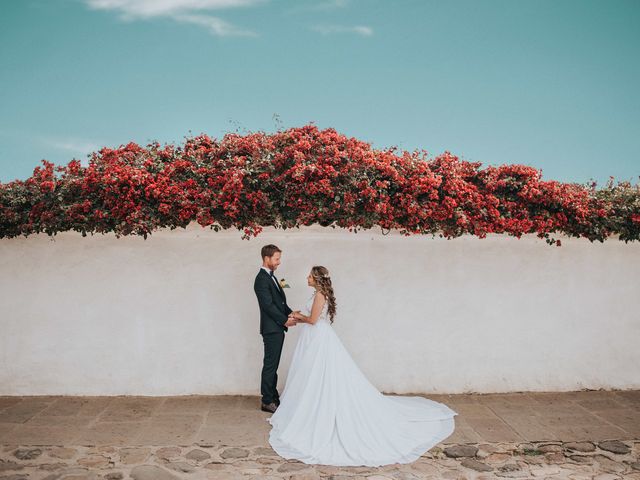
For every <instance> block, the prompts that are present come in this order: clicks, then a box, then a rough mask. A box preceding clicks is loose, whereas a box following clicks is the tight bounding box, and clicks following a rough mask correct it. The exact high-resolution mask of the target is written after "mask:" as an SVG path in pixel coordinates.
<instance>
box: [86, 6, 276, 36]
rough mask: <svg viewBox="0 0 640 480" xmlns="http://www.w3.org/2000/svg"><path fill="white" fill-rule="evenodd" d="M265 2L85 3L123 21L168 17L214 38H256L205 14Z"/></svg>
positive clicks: (252, 33)
mask: <svg viewBox="0 0 640 480" xmlns="http://www.w3.org/2000/svg"><path fill="white" fill-rule="evenodd" d="M264 1H265V0H84V2H85V4H86V5H87V6H88V7H89V8H91V9H93V10H106V11H114V12H117V13H118V14H119V18H120V19H121V20H124V21H134V20H148V19H154V18H170V19H172V20H175V21H176V22H180V23H190V24H193V25H198V26H201V27H205V28H207V29H208V30H209V32H210V33H212V34H213V35H217V36H221V37H223V36H251V37H254V36H257V34H256V33H255V32H253V31H251V30H247V29H243V28H239V27H236V26H235V25H233V24H231V23H229V22H227V21H225V20H223V19H221V18H219V17H215V16H213V15H208V14H206V12H209V11H211V10H220V9H226V8H237V7H248V6H251V5H255V4H258V3H262V2H264Z"/></svg>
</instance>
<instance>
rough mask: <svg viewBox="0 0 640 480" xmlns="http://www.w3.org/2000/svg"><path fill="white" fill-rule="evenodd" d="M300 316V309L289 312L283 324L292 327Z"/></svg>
mask: <svg viewBox="0 0 640 480" xmlns="http://www.w3.org/2000/svg"><path fill="white" fill-rule="evenodd" d="M301 318H302V316H301V315H300V310H296V311H294V312H291V313H290V314H289V316H288V317H287V323H285V324H284V326H285V327H287V328H289V327H294V326H296V325H297V324H298V320H299V319H301Z"/></svg>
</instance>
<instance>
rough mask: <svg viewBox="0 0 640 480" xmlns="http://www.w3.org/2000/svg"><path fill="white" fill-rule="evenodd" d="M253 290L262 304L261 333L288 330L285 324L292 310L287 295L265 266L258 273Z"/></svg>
mask: <svg viewBox="0 0 640 480" xmlns="http://www.w3.org/2000/svg"><path fill="white" fill-rule="evenodd" d="M253 290H254V291H255V292H256V297H258V305H259V306H260V334H261V335H264V334H266V333H280V332H282V331H285V332H286V331H288V330H289V328H288V327H285V326H284V324H285V323H287V317H288V315H289V314H290V313H291V312H292V310H291V309H290V308H289V305H287V297H286V295H285V294H284V290H282V289H281V288H278V287H276V284H275V282H274V281H273V280H272V279H271V276H270V275H269V274H268V273H267V272H266V271H265V270H264V269H263V268H261V269H260V271H259V272H258V274H257V275H256V280H255V281H254V282H253Z"/></svg>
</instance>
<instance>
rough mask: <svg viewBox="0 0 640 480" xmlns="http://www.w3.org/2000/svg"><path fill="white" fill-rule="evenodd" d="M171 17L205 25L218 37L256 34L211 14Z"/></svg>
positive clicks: (179, 20) (183, 21)
mask: <svg viewBox="0 0 640 480" xmlns="http://www.w3.org/2000/svg"><path fill="white" fill-rule="evenodd" d="M173 18H174V20H176V21H178V22H181V23H192V24H194V25H199V26H201V27H206V28H208V29H209V31H210V32H211V33H212V34H214V35H218V36H220V37H227V36H231V35H233V36H245V37H256V36H258V35H257V33H256V32H252V31H251V30H244V29H241V28H238V27H236V26H235V25H232V24H230V23H229V22H226V21H224V20H222V19H221V18H218V17H212V16H211V15H193V14H192V15H176V16H175V17H173Z"/></svg>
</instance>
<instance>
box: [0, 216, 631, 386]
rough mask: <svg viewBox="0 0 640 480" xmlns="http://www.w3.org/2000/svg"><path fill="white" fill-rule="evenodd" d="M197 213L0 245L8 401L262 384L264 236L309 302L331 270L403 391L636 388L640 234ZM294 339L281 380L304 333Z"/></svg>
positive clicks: (343, 329)
mask: <svg viewBox="0 0 640 480" xmlns="http://www.w3.org/2000/svg"><path fill="white" fill-rule="evenodd" d="M561 238H562V240H563V246H562V247H560V248H557V247H550V246H549V245H547V244H545V243H544V241H543V240H540V239H537V238H536V237H535V236H534V235H530V236H526V237H523V238H522V239H520V240H518V239H515V238H513V237H508V236H501V235H493V236H490V237H488V238H486V239H478V238H475V237H461V238H457V239H454V240H445V239H440V238H435V239H433V238H431V237H430V236H413V237H404V236H401V235H399V234H398V233H396V232H392V233H390V234H389V235H386V236H383V235H382V234H381V233H380V231H379V230H372V231H361V232H359V233H357V234H354V233H350V232H348V231H346V230H340V229H335V230H334V229H331V228H322V227H319V226H314V227H306V228H301V229H299V230H298V229H294V230H275V229H273V228H269V229H266V230H265V231H264V232H263V233H262V234H260V236H259V237H258V238H256V239H252V240H241V238H240V233H239V232H238V231H237V230H233V231H225V232H214V231H212V230H208V229H202V228H201V227H200V226H199V225H197V224H192V225H191V226H190V227H189V228H188V229H187V230H182V229H178V230H173V231H172V230H165V231H161V232H156V233H154V234H153V235H152V236H151V237H149V238H148V239H147V240H143V239H142V238H141V237H121V238H119V239H116V238H115V236H114V235H112V234H110V235H104V236H103V235H96V236H88V237H84V238H83V237H82V236H81V235H80V234H79V233H76V232H66V233H61V234H58V235H57V236H56V237H54V238H53V239H51V238H50V237H48V236H47V235H44V234H41V235H37V236H30V237H27V238H24V237H21V238H14V239H1V240H0V329H1V335H0V395H42V394H65V395H120V394H122V395H134V394H135V395H183V394H184V395H187V394H253V395H258V394H259V385H260V369H261V365H262V354H263V351H262V339H261V337H260V335H259V333H258V331H259V317H258V306H257V300H256V298H255V295H254V292H253V280H254V277H255V274H256V273H257V271H258V268H259V265H260V248H261V247H262V245H264V244H266V243H275V244H277V245H278V246H279V247H280V248H282V250H283V256H282V264H281V266H280V268H279V269H278V271H277V273H278V275H279V277H280V278H282V277H284V278H286V279H287V281H288V282H289V284H290V285H291V287H292V288H291V289H289V290H287V296H288V303H289V305H290V306H291V307H293V308H294V309H295V308H297V307H300V306H301V305H302V304H303V302H304V301H305V300H306V299H307V298H308V297H309V295H310V294H311V292H312V290H311V289H310V288H309V287H307V286H306V275H307V273H308V271H309V269H310V267H311V266H312V265H314V264H321V265H324V266H326V267H327V268H329V270H330V271H331V274H332V278H333V283H334V287H335V292H336V296H337V301H338V316H337V318H336V321H335V323H334V328H335V329H336V331H337V333H338V335H339V336H340V338H341V339H342V341H343V343H344V344H345V346H346V347H347V349H348V350H349V351H350V352H351V354H352V356H353V357H354V359H355V360H356V361H357V363H358V364H359V366H360V368H361V369H362V371H363V372H364V373H365V374H366V375H367V376H368V378H369V379H370V380H371V381H372V383H373V384H374V385H376V387H378V388H379V389H380V390H381V391H384V392H396V393H462V392H511V391H564V390H580V389H585V388H589V389H598V388H606V389H609V388H620V389H628V388H640V348H639V347H640V342H639V340H640V280H639V276H638V274H639V272H640V244H637V243H636V244H631V243H629V244H625V243H624V242H619V241H618V240H617V239H612V240H609V241H607V242H605V243H604V244H601V243H593V244H592V243H590V242H589V241H587V240H583V239H571V238H565V237H561ZM297 335H298V332H296V330H295V327H293V328H291V329H290V330H289V333H288V334H287V335H286V338H285V346H284V352H283V356H282V360H281V364H280V369H279V387H280V388H282V387H283V386H284V383H285V381H286V376H287V370H288V365H289V361H290V359H291V354H292V353H293V349H294V346H295V343H296V340H297Z"/></svg>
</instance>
